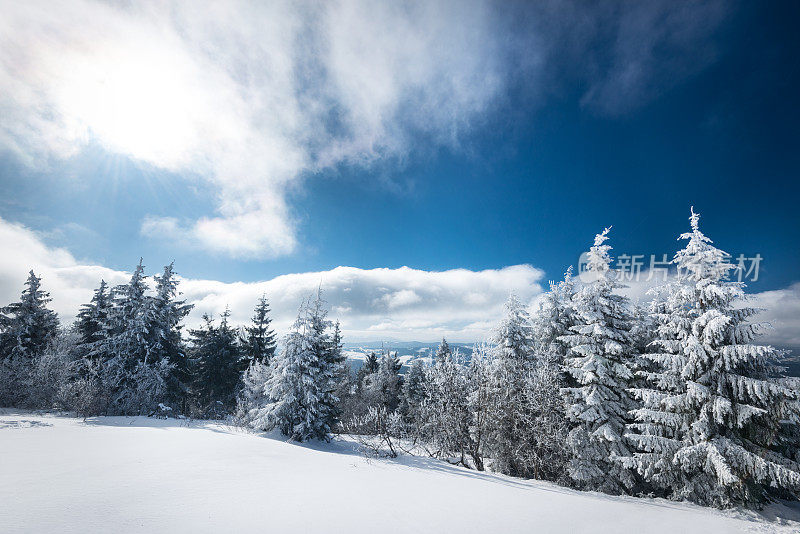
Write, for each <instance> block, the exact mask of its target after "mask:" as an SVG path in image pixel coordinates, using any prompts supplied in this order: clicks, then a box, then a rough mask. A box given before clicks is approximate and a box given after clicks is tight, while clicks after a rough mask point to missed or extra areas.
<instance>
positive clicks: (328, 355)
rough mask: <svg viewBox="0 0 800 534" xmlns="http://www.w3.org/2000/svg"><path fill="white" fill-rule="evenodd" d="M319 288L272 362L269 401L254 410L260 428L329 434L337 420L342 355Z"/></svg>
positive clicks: (305, 435)
mask: <svg viewBox="0 0 800 534" xmlns="http://www.w3.org/2000/svg"><path fill="white" fill-rule="evenodd" d="M326 316H327V312H326V310H325V308H324V302H323V301H322V298H321V295H320V293H318V294H317V298H316V300H315V301H314V302H313V303H305V304H303V305H302V306H301V308H300V311H299V313H298V316H297V320H296V321H295V323H294V325H293V327H292V329H291V331H290V332H289V333H288V334H287V336H286V338H285V341H284V347H283V350H282V351H279V352H278V353H277V354H276V355H275V358H274V359H273V362H272V364H271V368H270V373H269V378H268V380H267V382H266V385H265V387H264V391H265V396H266V402H264V403H262V404H261V405H257V406H255V407H253V408H252V409H251V410H250V419H251V421H252V423H251V424H252V425H253V427H255V428H259V429H263V430H270V429H273V428H277V429H279V430H280V431H281V433H283V434H284V435H286V436H288V437H289V438H291V439H293V440H296V441H305V440H308V439H328V435H329V433H330V432H331V430H332V429H333V427H334V426H335V425H336V423H337V418H338V413H337V410H336V400H337V399H336V397H335V394H334V392H335V391H336V386H337V383H336V381H337V380H338V379H339V377H341V368H340V367H341V365H342V362H343V357H342V354H341V344H340V341H339V340H336V341H334V340H335V338H336V337H339V336H338V335H336V334H335V335H334V337H333V338H332V337H331V335H330V334H329V333H328V332H327V331H328V329H329V328H330V326H331V324H330V321H328V320H327V317H326Z"/></svg>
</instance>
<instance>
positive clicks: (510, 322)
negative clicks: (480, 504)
mask: <svg viewBox="0 0 800 534" xmlns="http://www.w3.org/2000/svg"><path fill="white" fill-rule="evenodd" d="M494 342H495V350H494V356H493V361H492V367H491V379H490V395H491V403H492V405H491V412H490V434H489V436H488V446H489V447H490V450H491V455H492V457H493V458H494V462H495V468H496V469H497V470H498V471H500V472H502V473H505V474H508V475H512V476H529V475H530V473H529V471H528V469H527V465H526V464H527V462H525V461H524V455H523V454H521V453H520V451H521V449H522V448H523V447H527V446H528V445H529V444H530V442H529V440H528V439H527V430H526V429H525V428H524V426H523V424H522V423H523V421H526V420H528V419H529V418H530V407H529V406H528V403H527V400H526V398H525V391H526V381H527V380H529V377H530V372H531V369H532V367H533V364H534V358H535V347H534V343H533V329H532V327H531V319H530V315H529V314H528V311H527V309H526V307H525V306H524V305H523V304H522V303H521V302H520V301H519V299H517V297H516V296H515V295H513V294H512V295H511V296H510V297H509V299H508V301H507V302H506V304H505V317H504V318H503V320H502V321H501V322H500V325H499V326H498V328H497V330H496V332H495V338H494Z"/></svg>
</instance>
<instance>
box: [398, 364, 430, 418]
mask: <svg viewBox="0 0 800 534" xmlns="http://www.w3.org/2000/svg"><path fill="white" fill-rule="evenodd" d="M424 400H425V362H424V361H423V360H421V359H416V360H414V361H413V362H411V367H410V368H409V369H408V372H407V373H406V376H405V379H404V380H403V395H402V400H401V402H400V413H401V414H402V416H403V420H404V421H405V422H407V423H411V422H413V421H415V420H417V419H418V418H419V417H420V407H421V405H422V402H423V401H424Z"/></svg>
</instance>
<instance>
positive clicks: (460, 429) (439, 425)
mask: <svg viewBox="0 0 800 534" xmlns="http://www.w3.org/2000/svg"><path fill="white" fill-rule="evenodd" d="M445 343H446V342H445V341H443V342H442V344H445ZM439 348H440V350H439V351H437V353H439V354H440V355H441V356H440V357H438V358H437V359H436V362H435V363H434V365H432V366H431V367H428V368H427V369H426V377H425V401H424V404H423V410H422V417H421V424H422V428H421V429H420V431H419V432H420V435H421V436H422V438H423V439H424V440H425V441H426V442H427V443H428V445H429V446H430V447H432V450H431V451H430V452H431V454H433V455H434V456H437V457H440V458H444V459H446V460H448V461H450V462H455V463H458V464H461V465H464V466H469V465H468V463H467V458H475V457H478V461H480V458H479V454H478V451H477V448H476V447H475V443H474V441H473V440H472V434H471V432H470V430H471V424H472V417H471V412H470V399H469V386H470V383H469V380H468V377H467V373H466V370H465V369H464V366H463V365H461V363H460V362H459V355H458V353H457V352H456V353H455V354H454V353H451V352H450V350H449V349H447V350H441V349H442V347H441V346H440V347H439ZM481 466H482V465H481Z"/></svg>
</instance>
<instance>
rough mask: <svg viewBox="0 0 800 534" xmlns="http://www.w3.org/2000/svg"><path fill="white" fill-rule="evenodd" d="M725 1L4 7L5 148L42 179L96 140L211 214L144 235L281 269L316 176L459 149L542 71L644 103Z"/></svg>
mask: <svg viewBox="0 0 800 534" xmlns="http://www.w3.org/2000/svg"><path fill="white" fill-rule="evenodd" d="M610 6H611V7H610ZM613 6H616V7H613ZM708 6H710V7H708ZM719 6H720V4H719V2H694V3H692V4H690V5H685V6H682V7H680V8H673V7H672V3H670V2H659V3H656V4H653V5H651V4H647V5H644V4H631V6H628V4H623V5H620V4H613V3H612V4H601V5H598V6H586V5H585V4H584V3H580V4H574V5H573V4H568V3H563V2H558V3H552V4H551V3H547V2H543V3H537V4H532V5H528V6H525V7H520V8H513V7H508V8H507V9H506V8H504V9H498V8H497V5H493V4H492V3H490V2H488V1H486V0H465V1H460V2H447V1H442V2H433V1H424V0H419V1H410V2H371V1H367V0H338V1H332V2H327V3H313V2H291V1H275V2H257V1H246V0H238V1H235V0H232V1H230V2H212V1H210V0H209V1H195V2H181V1H173V2H170V1H166V2H162V1H156V0H151V1H144V2H100V1H96V0H72V1H70V2H46V1H44V0H28V1H25V2H11V1H9V2H4V3H3V7H2V11H3V17H2V18H0V117H2V122H1V123H0V147H5V148H7V149H10V150H12V151H14V152H15V153H16V154H18V155H19V156H20V157H21V158H22V159H23V160H24V161H26V162H28V163H29V164H30V165H34V166H41V165H47V162H55V163H57V162H58V160H59V159H63V158H69V157H70V156H72V155H75V154H77V153H78V152H80V150H81V149H82V148H83V147H85V146H86V145H87V144H88V143H90V142H95V143H99V144H100V145H102V146H103V147H105V149H106V150H108V151H109V152H112V153H123V154H126V155H129V156H132V157H133V158H135V159H138V160H141V161H143V162H146V163H148V164H151V165H154V166H156V167H159V168H162V169H166V170H170V171H175V172H177V173H179V174H182V175H187V176H188V177H189V178H190V179H191V178H196V177H200V178H201V179H204V180H206V181H208V182H210V183H211V185H212V186H213V187H212V189H213V190H214V191H216V192H217V199H216V201H217V204H216V213H213V214H208V215H206V216H205V217H201V218H199V219H197V220H184V219H178V218H176V217H175V215H176V214H164V213H160V214H153V215H152V216H151V217H149V218H147V219H146V220H145V221H144V222H143V224H142V227H141V231H142V232H143V233H144V234H146V235H148V236H152V237H154V238H163V239H168V240H172V241H173V242H177V243H184V244H188V245H193V246H201V247H204V248H205V249H208V250H211V251H216V252H219V253H223V254H227V255H231V256H239V257H272V256H279V255H282V254H287V253H290V252H292V251H293V250H295V248H296V244H297V243H296V233H297V232H296V223H295V220H294V219H293V217H292V212H291V210H290V209H289V207H288V206H287V205H286V196H285V195H286V192H287V189H288V188H289V187H292V186H293V185H294V184H297V183H298V178H299V177H301V176H303V175H304V174H305V173H308V172H314V171H316V170H319V169H322V168H326V167H330V166H335V165H337V164H339V163H342V162H347V163H352V164H358V165H370V164H373V163H375V162H378V161H382V160H387V159H388V160H392V161H394V160H402V159H403V158H404V157H405V156H406V155H407V154H408V153H409V151H410V150H411V149H412V142H411V140H412V139H413V138H414V137H418V136H422V137H423V138H424V139H425V140H426V142H425V143H422V144H423V145H425V146H431V145H434V146H439V145H442V144H444V145H449V146H455V145H458V143H459V139H460V137H461V134H462V133H463V132H464V131H466V130H468V129H469V128H470V127H471V126H472V124H474V123H475V122H476V121H479V120H481V118H482V117H483V116H484V115H485V113H486V111H487V110H488V109H490V108H491V107H492V106H493V105H495V104H496V103H498V101H501V100H502V99H503V98H504V97H505V95H506V94H507V93H508V91H507V89H508V88H509V84H510V83H518V84H524V86H525V88H526V91H529V92H531V93H534V94H538V93H543V92H544V91H542V90H541V87H540V86H541V85H545V84H543V83H542V81H541V80H540V79H539V78H540V76H539V73H540V71H541V69H542V68H543V62H544V58H547V61H549V62H551V63H553V64H554V65H555V66H556V67H555V68H554V69H553V70H555V71H558V72H561V71H569V72H571V73H572V74H570V76H577V77H578V78H579V79H581V80H583V81H582V82H581V83H582V85H588V86H589V87H590V89H589V93H587V95H586V96H585V98H584V100H585V102H586V103H587V104H589V105H591V106H593V107H595V108H598V109H603V110H606V111H608V112H612V113H614V112H619V111H620V109H621V108H622V107H624V106H630V105H633V106H635V105H638V104H640V103H641V102H643V101H646V100H648V99H649V98H652V97H653V94H654V91H653V88H654V87H663V86H664V85H665V84H667V83H677V82H678V81H679V80H681V79H684V78H685V77H686V76H687V75H688V74H691V73H692V72H696V71H697V70H699V69H701V68H703V66H705V65H706V64H707V63H708V61H710V59H707V57H708V58H710V57H713V54H710V53H706V50H707V49H709V46H710V45H709V44H708V43H709V38H708V35H709V34H710V33H711V31H712V30H713V28H714V27H715V25H716V24H717V23H718V22H719V20H720V19H721V15H720V13H721V12H722V11H723V10H722V9H721V8H720V7H719ZM518 10H521V11H524V12H520V13H517V11H518ZM520 21H522V22H520ZM609 21H611V22H613V24H609ZM609 42H610V43H612V44H613V45H612V46H611V47H610V49H611V50H612V52H611V53H610V57H609V58H605V57H598V54H597V53H596V50H597V49H598V48H599V49H606V48H609V47H608V46H607V43H609ZM698 43H699V44H698ZM700 45H702V46H700ZM698 50H700V51H701V52H702V54H698V53H697V51H698ZM657 51H658V52H659V54H660V53H661V52H662V51H664V52H665V53H668V54H671V56H670V57H671V59H672V60H671V61H663V58H662V57H661V56H660V55H658V54H656V52H657ZM673 56H674V57H673ZM564 63H567V65H566V67H565V66H564V65H563V64H564ZM575 73H577V74H575ZM687 73H688V74H687ZM586 80H588V82H587V81H586ZM546 84H547V85H550V81H549V80H548V81H547V82H546ZM551 90H552V88H551Z"/></svg>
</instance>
